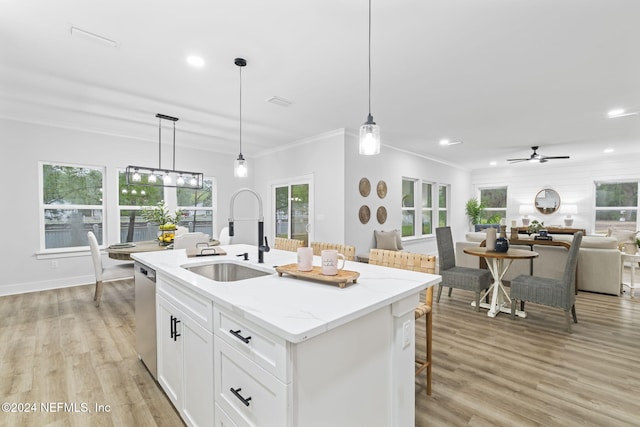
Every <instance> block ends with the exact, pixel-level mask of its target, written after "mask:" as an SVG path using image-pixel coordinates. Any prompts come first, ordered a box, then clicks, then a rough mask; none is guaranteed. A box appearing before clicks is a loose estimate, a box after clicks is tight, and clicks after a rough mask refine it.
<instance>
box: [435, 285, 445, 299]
mask: <svg viewBox="0 0 640 427" xmlns="http://www.w3.org/2000/svg"><path fill="white" fill-rule="evenodd" d="M442 288H443V286H442V284H439V285H438V296H437V297H436V302H440V295H442Z"/></svg>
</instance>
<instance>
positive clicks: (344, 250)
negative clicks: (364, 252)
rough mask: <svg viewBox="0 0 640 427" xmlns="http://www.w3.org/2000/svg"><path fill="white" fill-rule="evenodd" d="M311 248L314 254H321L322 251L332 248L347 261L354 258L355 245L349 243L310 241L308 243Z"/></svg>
mask: <svg viewBox="0 0 640 427" xmlns="http://www.w3.org/2000/svg"><path fill="white" fill-rule="evenodd" d="M309 246H311V248H312V249H313V254H314V255H318V256H320V255H322V251H324V250H327V249H333V250H336V251H338V252H339V253H341V254H342V255H344V257H345V259H346V260H347V261H355V260H356V247H355V246H351V245H341V244H339V243H326V242H311V243H310V244H309Z"/></svg>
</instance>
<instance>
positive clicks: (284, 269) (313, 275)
mask: <svg viewBox="0 0 640 427" xmlns="http://www.w3.org/2000/svg"><path fill="white" fill-rule="evenodd" d="M276 271H277V272H278V276H280V277H282V275H283V274H288V275H290V276H293V277H297V278H299V279H307V280H317V281H319V282H324V283H333V284H337V285H338V286H340V287H341V288H344V287H345V286H346V285H347V283H356V282H357V280H358V277H360V273H358V272H357V271H351V270H338V274H336V275H335V276H325V275H324V274H322V267H313V270H311V271H300V270H298V264H287V265H281V266H279V267H276Z"/></svg>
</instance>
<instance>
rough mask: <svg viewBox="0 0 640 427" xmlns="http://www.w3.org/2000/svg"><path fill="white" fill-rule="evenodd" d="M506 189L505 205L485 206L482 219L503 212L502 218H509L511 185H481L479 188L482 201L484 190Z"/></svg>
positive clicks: (479, 197) (479, 198)
mask: <svg viewBox="0 0 640 427" xmlns="http://www.w3.org/2000/svg"><path fill="white" fill-rule="evenodd" d="M503 189H504V193H505V194H504V203H505V205H504V207H495V206H485V208H484V212H485V213H484V215H483V217H482V219H484V220H487V219H489V218H490V217H492V216H493V215H495V214H497V213H500V214H501V219H505V220H506V218H507V212H508V210H507V205H508V204H509V186H508V185H492V186H487V187H480V188H478V200H480V202H482V192H483V191H487V190H503Z"/></svg>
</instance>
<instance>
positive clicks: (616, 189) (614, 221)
mask: <svg viewBox="0 0 640 427" xmlns="http://www.w3.org/2000/svg"><path fill="white" fill-rule="evenodd" d="M638 186H639V183H638V181H627V182H596V183H595V189H594V190H595V201H596V206H595V222H594V223H595V232H596V233H598V234H606V233H607V231H608V229H609V228H617V229H623V230H631V231H636V230H638Z"/></svg>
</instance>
